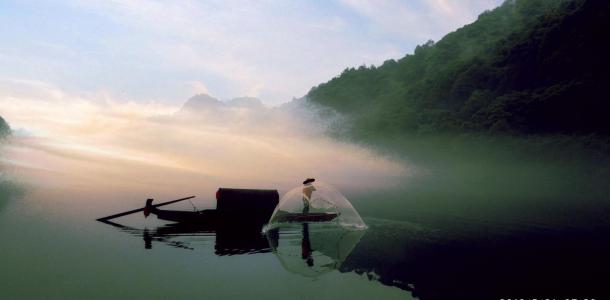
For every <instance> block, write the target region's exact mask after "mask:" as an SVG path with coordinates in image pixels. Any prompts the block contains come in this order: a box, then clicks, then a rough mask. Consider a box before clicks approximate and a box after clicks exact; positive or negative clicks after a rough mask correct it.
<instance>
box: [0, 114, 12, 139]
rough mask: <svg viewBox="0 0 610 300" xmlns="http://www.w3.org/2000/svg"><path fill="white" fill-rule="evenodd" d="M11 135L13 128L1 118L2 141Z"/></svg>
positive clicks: (0, 136)
mask: <svg viewBox="0 0 610 300" xmlns="http://www.w3.org/2000/svg"><path fill="white" fill-rule="evenodd" d="M10 133H11V128H10V127H9V126H8V123H6V121H4V119H3V118H2V117H0V139H3V138H5V137H7V136H8V135H9V134H10Z"/></svg>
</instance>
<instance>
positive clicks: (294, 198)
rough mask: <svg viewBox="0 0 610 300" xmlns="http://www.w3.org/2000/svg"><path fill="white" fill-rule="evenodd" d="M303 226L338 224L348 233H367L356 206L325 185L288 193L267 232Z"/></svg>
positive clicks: (302, 187) (320, 183)
mask: <svg viewBox="0 0 610 300" xmlns="http://www.w3.org/2000/svg"><path fill="white" fill-rule="evenodd" d="M295 223H296V224H300V223H334V224H337V225H339V226H341V227H343V228H346V229H365V228H366V224H364V221H362V218H361V217H360V215H359V214H358V212H356V210H355V209H354V207H353V206H352V204H351V203H350V202H349V201H348V200H347V198H345V196H343V195H342V194H341V193H340V192H339V191H338V190H337V189H335V188H334V187H332V186H331V185H329V184H327V183H323V182H318V181H316V182H313V183H310V184H307V185H303V186H299V187H296V188H294V189H292V190H290V191H289V192H288V193H286V194H285V195H284V196H283V197H282V198H281V199H280V202H279V204H278V206H277V207H276V208H275V210H274V212H273V215H272V216H271V218H270V219H269V223H268V224H267V226H266V230H270V229H274V228H278V227H282V226H283V225H289V224H295Z"/></svg>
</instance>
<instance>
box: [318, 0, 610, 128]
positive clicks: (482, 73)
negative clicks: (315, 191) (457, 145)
mask: <svg viewBox="0 0 610 300" xmlns="http://www.w3.org/2000/svg"><path fill="white" fill-rule="evenodd" d="M609 36H610V1H603V0H509V1H506V2H504V3H503V4H502V5H501V6H500V7H498V8H496V9H494V10H491V11H486V12H484V13H482V14H481V15H480V16H479V17H478V19H477V20H476V21H475V22H474V23H472V24H469V25H466V26H464V27H462V28H460V29H458V30H456V31H454V32H452V33H449V34H447V35H446V36H445V37H443V38H442V39H441V40H440V41H438V42H436V43H435V42H432V41H429V42H427V43H425V44H424V45H420V46H417V47H416V48H415V51H414V53H413V54H408V55H406V56H405V57H403V58H401V59H399V60H387V61H386V62H384V63H383V64H382V65H380V66H370V67H366V66H361V67H359V68H348V69H345V70H344V71H343V73H341V74H340V75H339V76H337V77H335V78H333V79H331V80H330V81H328V82H326V83H323V84H320V85H319V86H317V87H314V88H312V89H311V90H310V91H309V93H308V94H307V95H306V98H307V99H308V101H310V102H311V103H316V104H320V105H323V106H326V107H329V108H332V109H334V110H336V111H337V112H339V113H342V114H344V115H345V116H346V117H347V118H348V119H349V124H350V126H349V133H350V134H351V135H352V136H356V137H361V138H363V139H374V138H377V137H378V136H379V135H386V136H391V135H396V134H404V133H416V134H425V133H441V132H442V133H455V132H485V133H492V134H493V133H509V134H517V135H529V134H556V133H561V134H602V135H608V134H610V118H608V116H610V99H609V96H608V91H607V90H608V88H607V87H608V86H610V72H608V70H610V55H609V53H610V41H609V39H608V37H609Z"/></svg>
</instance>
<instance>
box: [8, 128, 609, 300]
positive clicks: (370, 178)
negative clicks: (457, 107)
mask: <svg viewBox="0 0 610 300" xmlns="http://www.w3.org/2000/svg"><path fill="white" fill-rule="evenodd" d="M18 121H19V122H21V125H22V127H23V128H26V127H27V126H30V127H27V128H28V129H29V130H30V131H22V132H19V131H18V132H17V134H16V136H14V137H13V138H12V139H10V140H9V141H5V142H4V143H3V145H2V147H1V149H2V150H1V156H0V157H1V160H0V166H1V167H2V169H1V170H2V177H1V178H0V188H1V191H0V194H1V197H0V201H1V202H0V237H1V238H2V241H1V242H0V258H1V259H2V267H1V269H0V293H1V295H2V298H3V299H107V298H111V299H122V298H136V299H168V298H169V299H181V298H191V297H197V298H208V299H238V298H239V299H243V298H246V299H250V298H255V299H287V298H290V299H411V298H414V299H503V298H517V297H519V298H526V299H529V298H543V297H547V298H554V297H555V298H560V299H563V298H568V297H572V298H576V299H585V298H589V299H590V298H597V299H602V297H603V296H604V292H605V290H606V284H605V283H604V282H603V280H604V279H607V278H609V277H608V275H610V274H608V273H609V270H610V268H609V267H610V258H609V257H608V253H610V252H608V250H610V243H609V242H608V233H609V232H610V230H608V229H609V228H610V226H608V215H609V213H608V212H609V210H608V205H607V200H608V196H607V195H608V194H607V192H608V186H607V185H606V184H605V183H607V181H608V180H607V178H605V177H602V178H599V177H597V179H594V178H596V176H595V174H597V173H596V172H598V171H599V170H600V169H602V170H603V169H604V167H603V166H602V167H600V166H595V163H594V162H593V163H590V164H589V163H584V162H581V161H578V162H574V161H566V162H558V161H553V162H547V161H543V160H537V159H531V158H524V157H520V156H510V159H508V158H507V157H503V158H501V159H499V158H498V157H494V156H492V155H489V156H484V155H483V156H480V155H470V156H460V155H457V156H456V154H455V152H451V151H442V150H441V151H438V149H437V152H436V154H434V155H432V156H431V157H432V158H429V157H428V158H427V159H420V158H421V157H419V156H417V157H416V156H409V155H408V154H409V149H401V150H400V151H399V152H400V153H406V154H407V155H405V156H392V155H381V154H379V153H377V152H375V151H373V150H370V149H368V148H364V147H360V146H356V145H353V144H349V143H344V142H337V141H334V140H332V139H330V138H327V137H324V136H322V135H319V134H316V133H312V132H306V131H305V132H304V131H302V130H298V129H297V130H295V129H294V128H290V127H287V126H268V127H263V128H254V127H252V126H250V125H246V126H243V127H239V128H227V127H223V126H218V124H212V125H210V124H206V125H194V124H185V123H180V124H177V123H175V122H170V121H168V120H164V119H150V118H131V117H130V118H125V117H116V116H112V117H108V116H106V117H104V118H102V117H99V118H97V119H95V122H92V121H91V120H89V121H87V122H84V123H81V124H76V125H75V124H71V123H67V124H65V123H61V124H59V123H57V122H53V123H52V124H53V126H51V125H49V124H50V123H44V121H38V123H37V122H33V121H31V120H18ZM32 124H34V125H32ZM42 129H44V130H42ZM478 151H481V150H480V149H479V150H478ZM475 152H476V151H475ZM438 153H444V154H443V155H440V154H438ZM445 154H446V155H445ZM435 155H436V156H435ZM452 155H453V156H452ZM448 157H449V158H448ZM596 170H597V171H596ZM601 174H606V173H603V172H602V173H601ZM312 176H313V177H316V178H319V179H323V180H324V181H326V182H328V183H331V184H333V185H334V186H335V187H336V188H337V189H339V190H340V191H341V192H342V193H343V194H344V195H345V196H346V197H347V198H348V199H350V200H351V202H352V204H353V205H354V207H355V208H356V210H357V211H358V212H359V213H360V214H361V216H362V217H363V219H364V221H365V223H366V224H367V225H368V229H367V230H364V231H358V232H349V231H342V230H341V229H333V230H330V231H329V230H328V229H324V228H316V226H314V225H312V226H311V227H307V228H304V227H298V226H297V227H295V228H288V229H285V230H280V232H277V233H275V234H272V235H269V234H266V235H265V234H263V233H261V232H260V231H258V230H255V231H253V230H252V229H250V228H247V226H244V227H243V228H240V229H239V230H234V229H233V230H222V229H217V230H214V229H212V230H210V229H201V228H188V227H186V228H185V227H181V226H176V225H172V224H168V223H166V222H162V221H159V220H156V219H155V217H154V216H150V217H148V218H145V217H144V216H143V215H142V214H141V213H138V214H134V215H131V216H127V217H123V218H119V219H115V220H113V222H115V223H114V224H105V223H101V222H97V221H95V219H96V218H99V217H102V216H105V215H109V214H112V213H116V212H121V211H126V210H129V209H135V208H139V207H142V206H143V204H144V200H145V199H146V198H149V197H152V198H155V199H156V200H155V201H165V200H171V199H176V198H180V197H184V196H190V195H197V198H195V199H194V200H193V201H192V203H189V202H182V203H178V204H176V205H174V206H173V208H175V209H184V210H192V209H193V206H194V207H196V208H197V209H205V208H214V206H215V202H214V201H215V200H214V193H215V191H216V189H217V188H219V187H243V188H273V189H278V190H279V192H280V195H282V194H283V193H285V192H286V191H288V190H289V189H291V188H293V187H295V186H298V185H299V184H300V182H301V181H302V179H303V178H306V177H312ZM234 227H237V228H239V224H236V226H234Z"/></svg>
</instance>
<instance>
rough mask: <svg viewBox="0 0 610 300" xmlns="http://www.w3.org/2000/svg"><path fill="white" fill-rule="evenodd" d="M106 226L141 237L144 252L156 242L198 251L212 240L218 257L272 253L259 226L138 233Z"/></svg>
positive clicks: (192, 227)
mask: <svg viewBox="0 0 610 300" xmlns="http://www.w3.org/2000/svg"><path fill="white" fill-rule="evenodd" d="M103 223H105V224H108V225H111V226H114V227H116V228H119V229H120V230H121V231H124V232H127V233H129V234H132V235H135V236H139V237H142V239H143V240H144V248H145V249H152V248H153V242H157V243H163V244H166V245H168V246H171V247H174V248H179V249H187V250H195V245H194V244H196V243H197V242H202V241H204V242H207V241H208V240H212V239H213V242H214V250H215V251H214V253H215V254H216V255H219V256H224V255H239V254H254V253H265V252H270V251H271V248H270V247H269V244H268V242H267V239H266V238H265V236H264V235H263V234H261V229H260V227H257V226H254V227H253V228H244V227H242V226H239V227H238V226H231V225H223V224H187V223H173V224H168V225H164V226H160V227H157V228H155V229H153V230H151V229H146V228H145V229H138V228H134V227H130V226H125V225H122V224H118V223H114V222H111V221H103ZM206 244H207V243H206Z"/></svg>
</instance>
